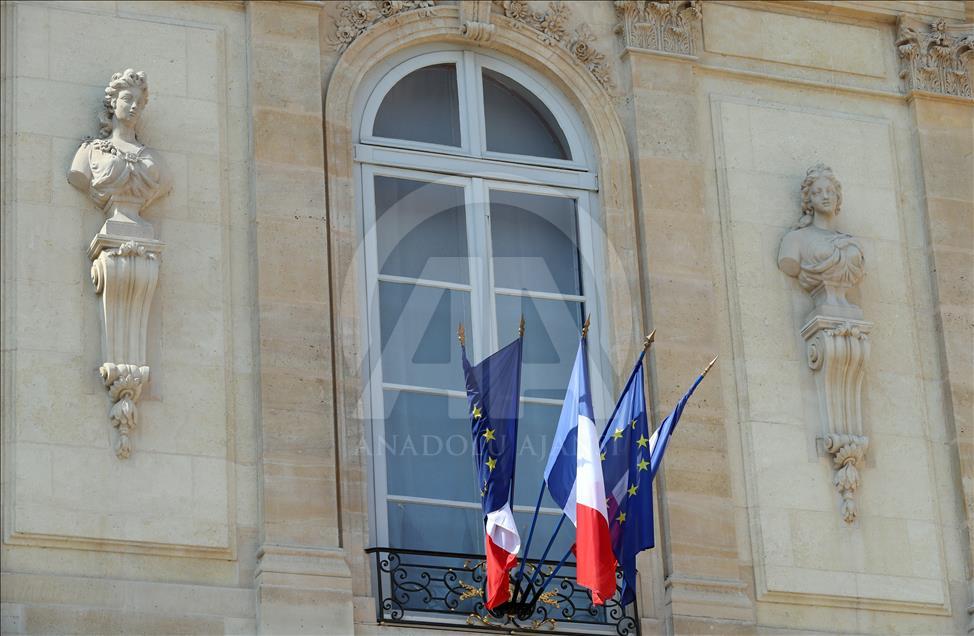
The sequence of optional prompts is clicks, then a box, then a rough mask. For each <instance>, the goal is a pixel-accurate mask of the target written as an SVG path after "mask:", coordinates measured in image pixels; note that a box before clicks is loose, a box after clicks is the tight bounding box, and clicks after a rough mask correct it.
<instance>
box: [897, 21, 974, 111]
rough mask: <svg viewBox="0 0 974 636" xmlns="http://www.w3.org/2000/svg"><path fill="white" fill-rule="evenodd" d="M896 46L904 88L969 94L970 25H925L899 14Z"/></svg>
mask: <svg viewBox="0 0 974 636" xmlns="http://www.w3.org/2000/svg"><path fill="white" fill-rule="evenodd" d="M897 26H898V32H897V39H896V48H897V52H898V53H899V56H900V63H901V65H902V70H901V71H900V77H901V78H903V80H904V81H905V83H906V89H907V90H908V91H912V90H919V91H930V92H933V93H943V94H944V95H957V96H960V97H971V96H972V94H971V78H970V75H969V68H968V62H969V61H970V56H971V54H972V52H974V25H970V24H956V25H955V24H947V23H946V22H945V21H944V20H937V21H936V22H933V23H932V24H925V23H923V22H920V21H918V20H915V19H912V18H908V17H905V16H901V17H900V19H899V22H898V24H897Z"/></svg>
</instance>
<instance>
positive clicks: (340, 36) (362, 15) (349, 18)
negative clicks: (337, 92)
mask: <svg viewBox="0 0 974 636" xmlns="http://www.w3.org/2000/svg"><path fill="white" fill-rule="evenodd" d="M435 5H436V0H365V1H361V2H358V1H351V2H342V3H341V4H340V5H339V8H338V19H337V20H336V21H335V35H334V36H333V37H331V38H330V39H329V43H330V44H331V45H332V46H333V47H335V48H336V49H337V50H338V51H339V52H341V51H344V50H345V49H347V48H348V46H349V45H350V44H351V43H352V42H354V41H355V39H356V38H358V36H360V35H362V34H363V33H365V31H366V29H368V28H369V27H370V26H372V25H373V24H375V23H377V22H379V21H381V20H385V19H387V18H391V17H393V16H396V15H399V14H400V13H405V12H407V11H415V10H420V11H424V12H425V13H426V14H427V15H430V10H431V9H432V8H433V7H434V6H435Z"/></svg>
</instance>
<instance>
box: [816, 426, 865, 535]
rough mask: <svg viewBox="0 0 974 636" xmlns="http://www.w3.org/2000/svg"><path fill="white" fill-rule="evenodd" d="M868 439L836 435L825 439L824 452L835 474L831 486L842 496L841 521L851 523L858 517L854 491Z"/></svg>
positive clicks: (856, 488) (863, 460)
mask: <svg viewBox="0 0 974 636" xmlns="http://www.w3.org/2000/svg"><path fill="white" fill-rule="evenodd" d="M868 448H869V438H868V437H866V436H864V435H836V434H830V435H827V436H826V437H825V450H827V451H828V452H829V453H831V455H832V462H833V463H834V464H835V474H834V475H833V476H832V484H833V485H834V486H835V489H836V490H837V491H839V494H840V495H841V496H842V519H843V520H844V521H845V522H846V523H852V522H854V521H855V520H856V517H857V516H858V515H859V506H858V504H857V503H856V498H855V495H856V491H857V490H858V489H859V469H858V467H859V466H862V464H863V462H865V459H866V450H867V449H868Z"/></svg>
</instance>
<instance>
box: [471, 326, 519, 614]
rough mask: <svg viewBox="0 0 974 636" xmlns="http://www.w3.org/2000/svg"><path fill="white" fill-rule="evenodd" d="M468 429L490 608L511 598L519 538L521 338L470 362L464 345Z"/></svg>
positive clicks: (487, 603) (488, 605) (488, 606)
mask: <svg viewBox="0 0 974 636" xmlns="http://www.w3.org/2000/svg"><path fill="white" fill-rule="evenodd" d="M461 347H462V354H463V373H464V376H465V377H466V384H467V403H468V404H469V407H470V434H471V435H472V436H473V444H474V461H476V463H477V475H478V479H479V483H478V485H477V487H478V488H479V489H480V498H481V504H482V506H483V510H484V518H485V523H486V526H487V540H486V546H485V549H486V554H487V598H486V601H485V605H486V606H487V608H488V609H494V608H495V607H497V606H498V605H501V604H503V603H506V602H507V601H508V600H510V597H511V595H510V587H509V583H508V575H507V572H508V571H509V570H510V569H511V568H513V567H514V566H516V565H517V553H518V551H519V550H520V549H521V538H520V536H519V535H518V532H517V525H515V523H514V513H513V511H512V510H511V501H512V500H513V494H514V493H512V492H511V489H512V487H513V481H514V461H515V457H516V455H515V453H516V446H517V411H518V403H519V395H520V392H521V391H520V389H521V338H518V339H517V340H515V341H514V342H512V343H511V344H509V345H507V346H506V347H504V348H503V349H501V350H500V351H498V352H497V353H495V354H493V355H492V356H490V357H488V358H486V359H484V360H483V361H482V362H481V363H480V364H478V365H476V366H471V364H470V362H469V361H468V360H467V351H466V348H465V347H463V340H462V336H461Z"/></svg>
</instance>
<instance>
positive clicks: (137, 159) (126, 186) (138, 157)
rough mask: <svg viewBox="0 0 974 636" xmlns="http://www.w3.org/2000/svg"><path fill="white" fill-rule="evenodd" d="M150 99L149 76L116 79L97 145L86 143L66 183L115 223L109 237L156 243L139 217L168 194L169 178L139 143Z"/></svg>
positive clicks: (124, 75)
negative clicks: (138, 131) (140, 124)
mask: <svg viewBox="0 0 974 636" xmlns="http://www.w3.org/2000/svg"><path fill="white" fill-rule="evenodd" d="M148 99H149V87H148V85H147V83H146V79H145V73H143V72H141V71H139V72H136V71H134V70H132V69H126V70H125V71H123V72H122V73H115V74H114V75H112V81H111V82H109V84H108V87H106V88H105V99H104V107H103V109H102V111H101V113H100V114H99V117H98V119H99V123H100V124H101V129H100V131H99V139H85V140H84V141H83V142H81V147H80V148H78V151H77V152H76V153H75V155H74V160H73V161H72V162H71V171H70V172H69V173H68V182H69V183H70V184H71V185H73V186H74V187H76V188H78V189H79V190H81V191H82V192H85V193H86V194H88V196H90V197H91V199H92V200H93V201H94V202H95V204H96V205H97V206H98V207H100V208H102V209H103V210H104V211H105V213H106V214H109V213H110V214H111V215H112V216H111V218H110V219H109V220H108V221H106V222H105V227H104V228H103V229H102V232H103V233H106V234H120V235H125V236H133V237H139V238H152V236H153V231H152V227H151V226H150V225H149V224H148V223H146V222H145V220H143V219H142V217H140V216H139V212H140V211H141V210H143V209H145V207H146V206H148V205H149V204H151V203H152V202H153V201H155V200H156V199H158V198H159V197H161V196H163V195H164V194H166V193H167V192H168V191H169V188H170V186H171V185H172V180H171V178H170V174H169V172H168V171H167V170H166V169H165V167H164V166H163V165H162V163H161V162H160V161H159V157H158V156H157V155H156V154H154V153H153V152H152V151H151V150H150V149H148V148H147V147H145V146H144V145H142V144H141V143H140V142H139V140H138V139H137V138H136V134H135V129H136V125H137V124H138V122H139V118H140V117H141V115H142V109H143V108H145V105H146V102H147V101H148Z"/></svg>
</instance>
